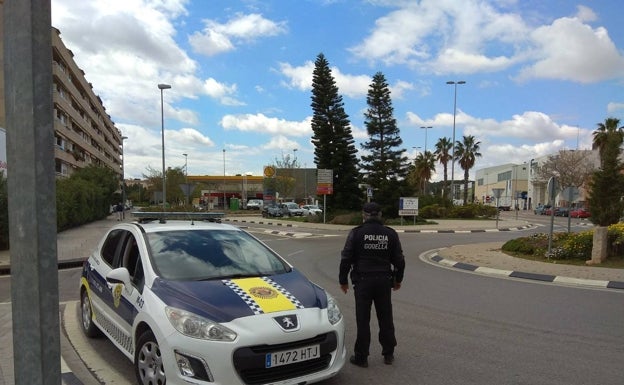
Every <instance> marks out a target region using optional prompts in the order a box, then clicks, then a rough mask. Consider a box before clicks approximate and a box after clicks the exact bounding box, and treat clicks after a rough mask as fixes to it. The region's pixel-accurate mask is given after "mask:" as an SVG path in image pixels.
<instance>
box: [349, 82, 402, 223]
mask: <svg viewBox="0 0 624 385" xmlns="http://www.w3.org/2000/svg"><path fill="white" fill-rule="evenodd" d="M366 103H367V104H368V109H367V110H366V112H365V113H364V117H365V121H364V124H365V125H366V130H367V132H368V135H369V140H368V141H367V142H365V143H363V144H362V148H363V149H364V150H366V155H363V156H362V159H361V167H362V169H363V170H364V172H365V174H366V175H365V180H366V181H367V183H368V184H369V185H370V186H371V187H372V188H373V193H374V200H375V201H376V202H378V203H379V204H380V205H381V206H382V210H383V212H384V213H385V216H394V215H396V214H397V211H398V203H399V198H400V196H401V194H402V193H403V192H404V191H405V187H406V181H405V176H406V175H407V171H408V165H407V162H408V159H407V157H405V156H403V154H404V153H405V149H399V148H398V147H399V146H401V144H403V140H402V139H401V137H400V132H399V128H398V127H397V122H396V119H395V118H394V108H393V107H392V99H391V98H390V89H389V86H388V83H387V82H386V78H385V76H384V75H383V74H382V73H381V72H377V73H376V74H375V76H373V81H372V83H371V84H370V86H369V89H368V95H367V97H366Z"/></svg>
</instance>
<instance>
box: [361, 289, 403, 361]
mask: <svg viewBox="0 0 624 385" xmlns="http://www.w3.org/2000/svg"><path fill="white" fill-rule="evenodd" d="M353 291H354V295H355V319H356V323H357V338H356V340H355V348H354V353H355V356H356V358H358V359H365V358H366V357H368V354H369V347H370V340H371V332H370V317H371V307H372V305H373V304H374V305H375V312H376V313H377V322H378V323H379V343H380V344H381V348H382V351H381V353H382V354H383V355H386V354H394V347H395V346H396V344H397V342H396V337H395V335H394V321H393V319H392V280H391V279H390V278H389V277H362V278H360V279H358V280H357V282H356V283H355V285H354V288H353Z"/></svg>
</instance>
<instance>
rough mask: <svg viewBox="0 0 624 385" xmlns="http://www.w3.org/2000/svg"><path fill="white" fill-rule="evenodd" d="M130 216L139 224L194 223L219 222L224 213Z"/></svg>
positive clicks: (145, 213)
mask: <svg viewBox="0 0 624 385" xmlns="http://www.w3.org/2000/svg"><path fill="white" fill-rule="evenodd" d="M132 216H133V217H135V218H137V219H138V220H139V222H151V221H155V220H167V219H170V220H174V219H177V220H184V219H188V220H196V221H209V222H221V218H223V217H224V216H225V213H218V212H193V213H187V212H184V211H172V212H165V213H163V212H158V211H154V212H143V211H134V212H132Z"/></svg>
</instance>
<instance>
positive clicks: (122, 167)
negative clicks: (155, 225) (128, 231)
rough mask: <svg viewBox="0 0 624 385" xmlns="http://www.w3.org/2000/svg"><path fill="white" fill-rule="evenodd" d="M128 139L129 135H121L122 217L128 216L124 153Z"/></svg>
mask: <svg viewBox="0 0 624 385" xmlns="http://www.w3.org/2000/svg"><path fill="white" fill-rule="evenodd" d="M125 139H128V137H127V136H122V137H121V205H122V206H121V207H122V208H123V211H122V212H121V219H125V218H126V177H125V173H126V171H125V166H124V163H125V158H126V154H125V153H124V140H125Z"/></svg>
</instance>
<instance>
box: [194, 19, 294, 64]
mask: <svg viewBox="0 0 624 385" xmlns="http://www.w3.org/2000/svg"><path fill="white" fill-rule="evenodd" d="M204 23H205V24H206V26H205V28H204V30H203V31H202V32H195V33H194V34H192V35H191V36H189V43H190V44H191V46H192V47H193V49H194V50H195V52H197V53H200V54H203V55H206V56H214V55H217V54H220V53H223V52H227V51H231V50H234V49H236V44H238V43H245V42H250V41H254V40H256V39H258V38H261V37H270V36H276V35H280V34H283V33H286V31H287V27H286V23H285V22H274V21H272V20H269V19H266V18H264V17H263V16H262V15H260V14H248V15H243V14H237V15H236V16H235V17H234V18H232V19H230V20H229V21H228V22H227V23H225V24H221V23H218V22H217V21H215V20H204Z"/></svg>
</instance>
